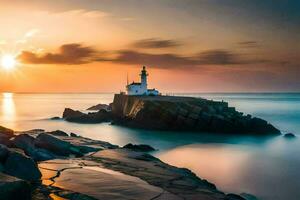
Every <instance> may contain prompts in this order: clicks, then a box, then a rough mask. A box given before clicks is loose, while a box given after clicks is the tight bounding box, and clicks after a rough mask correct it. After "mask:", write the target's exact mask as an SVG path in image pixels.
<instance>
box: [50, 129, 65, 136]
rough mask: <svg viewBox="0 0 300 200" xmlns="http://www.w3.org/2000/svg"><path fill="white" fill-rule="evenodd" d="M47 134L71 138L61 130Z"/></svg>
mask: <svg viewBox="0 0 300 200" xmlns="http://www.w3.org/2000/svg"><path fill="white" fill-rule="evenodd" d="M47 133H48V134H51V135H56V136H69V135H68V134H67V133H66V132H64V131H61V130H56V131H51V132H47Z"/></svg>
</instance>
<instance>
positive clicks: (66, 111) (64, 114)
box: [63, 108, 84, 119]
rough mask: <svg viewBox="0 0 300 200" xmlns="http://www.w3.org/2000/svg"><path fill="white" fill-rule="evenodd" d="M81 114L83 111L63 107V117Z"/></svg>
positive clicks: (79, 115)
mask: <svg viewBox="0 0 300 200" xmlns="http://www.w3.org/2000/svg"><path fill="white" fill-rule="evenodd" d="M82 115H84V113H82V112H80V111H75V110H72V109H71V108H65V110H64V113H63V118H64V119H67V118H73V117H75V118H76V117H81V116H82Z"/></svg>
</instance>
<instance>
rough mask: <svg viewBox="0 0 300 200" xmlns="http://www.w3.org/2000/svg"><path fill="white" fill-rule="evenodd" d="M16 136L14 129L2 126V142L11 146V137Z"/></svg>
mask: <svg viewBox="0 0 300 200" xmlns="http://www.w3.org/2000/svg"><path fill="white" fill-rule="evenodd" d="M13 136H14V131H13V130H11V129H8V128H5V127H3V126H0V144H4V145H6V146H10V145H11V142H10V138H12V137H13Z"/></svg>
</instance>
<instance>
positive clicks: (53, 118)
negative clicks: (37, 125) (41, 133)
mask: <svg viewBox="0 0 300 200" xmlns="http://www.w3.org/2000/svg"><path fill="white" fill-rule="evenodd" d="M50 119H51V120H61V118H60V117H51V118H50Z"/></svg>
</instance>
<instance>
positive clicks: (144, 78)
mask: <svg viewBox="0 0 300 200" xmlns="http://www.w3.org/2000/svg"><path fill="white" fill-rule="evenodd" d="M140 76H141V89H142V90H143V91H144V92H145V94H146V93H147V88H148V85H147V76H148V73H147V71H146V67H145V66H143V69H142V71H141V74H140Z"/></svg>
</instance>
